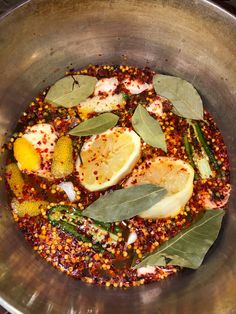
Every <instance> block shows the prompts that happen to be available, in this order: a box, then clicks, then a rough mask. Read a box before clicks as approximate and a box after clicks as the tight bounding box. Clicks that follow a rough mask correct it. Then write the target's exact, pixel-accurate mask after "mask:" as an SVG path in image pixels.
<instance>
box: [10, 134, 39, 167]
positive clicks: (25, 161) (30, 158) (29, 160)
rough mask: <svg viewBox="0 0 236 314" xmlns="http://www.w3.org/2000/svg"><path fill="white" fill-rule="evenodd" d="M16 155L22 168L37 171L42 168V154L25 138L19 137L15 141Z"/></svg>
mask: <svg viewBox="0 0 236 314" xmlns="http://www.w3.org/2000/svg"><path fill="white" fill-rule="evenodd" d="M14 156H15V158H16V160H17V161H18V166H19V168H20V169H21V170H28V171H37V170H39V169H40V162H41V158H40V155H39V153H38V152H37V151H36V149H35V148H34V147H33V145H32V144H31V143H30V142H29V141H27V140H26V139H25V138H22V137H21V138H17V139H16V141H15V142H14Z"/></svg>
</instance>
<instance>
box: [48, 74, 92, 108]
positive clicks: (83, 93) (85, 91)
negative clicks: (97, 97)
mask: <svg viewBox="0 0 236 314" xmlns="http://www.w3.org/2000/svg"><path fill="white" fill-rule="evenodd" d="M96 83H97V79H96V77H92V76H88V75H69V76H65V77H63V78H62V79H60V80H59V81H57V82H56V83H55V84H54V85H52V86H51V88H50V89H49V91H48V93H47V95H46V97H45V102H48V103H50V104H52V105H54V106H58V107H65V108H71V107H74V106H77V105H78V104H79V103H80V102H82V101H84V100H86V99H87V98H88V97H89V96H90V95H92V93H93V92H94V89H95V85H96Z"/></svg>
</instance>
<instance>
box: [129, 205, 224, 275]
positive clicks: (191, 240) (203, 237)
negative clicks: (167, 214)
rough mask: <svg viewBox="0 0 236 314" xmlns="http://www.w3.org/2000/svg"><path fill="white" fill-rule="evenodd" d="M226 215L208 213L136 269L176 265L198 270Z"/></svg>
mask: <svg viewBox="0 0 236 314" xmlns="http://www.w3.org/2000/svg"><path fill="white" fill-rule="evenodd" d="M224 214H225V211H224V210H222V209H213V210H208V211H206V212H205V213H204V214H203V215H201V216H200V217H199V218H198V219H197V220H196V221H195V222H194V223H193V224H192V225H191V226H190V227H189V228H187V229H185V230H182V231H181V232H180V233H179V234H178V235H176V236H175V237H173V238H171V239H170V240H167V241H166V242H164V243H163V244H162V245H161V246H160V247H159V248H158V249H157V250H156V251H154V252H152V253H151V254H147V255H146V256H145V257H144V258H143V260H142V261H141V262H140V263H139V264H137V265H135V266H134V268H136V269H137V268H140V267H146V266H167V265H175V266H181V267H187V268H192V269H197V268H198V267H200V265H201V264H202V261H203V259H204V256H205V255H206V253H207V251H208V250H209V248H210V247H211V246H212V244H213V243H214V241H215V240H216V238H217V236H218V234H219V231H220V228H221V222H222V219H223V216H224ZM163 260H165V264H164V265H163Z"/></svg>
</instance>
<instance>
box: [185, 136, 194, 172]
mask: <svg viewBox="0 0 236 314" xmlns="http://www.w3.org/2000/svg"><path fill="white" fill-rule="evenodd" d="M184 148H185V150H186V154H187V156H188V159H189V162H190V165H191V166H192V167H193V168H195V164H194V161H193V149H192V146H191V144H190V143H189V141H188V136H187V135H186V134H185V135H184Z"/></svg>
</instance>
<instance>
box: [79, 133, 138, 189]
mask: <svg viewBox="0 0 236 314" xmlns="http://www.w3.org/2000/svg"><path fill="white" fill-rule="evenodd" d="M140 152H141V141H140V138H139V136H138V135H137V134H136V133H135V132H134V131H132V130H130V129H129V128H123V127H115V128H113V129H110V130H108V131H106V132H104V133H101V134H99V135H94V136H92V137H91V138H90V139H89V140H88V141H87V142H85V144H84V145H83V147H82V149H81V153H80V156H81V159H82V163H81V161H80V158H79V157H78V158H77V161H76V170H77V171H78V173H79V178H80V182H81V184H82V185H83V186H84V187H85V188H86V189H88V190H89V191H98V190H102V189H105V188H107V187H109V186H112V185H115V184H117V183H118V182H119V181H120V180H121V179H122V178H124V177H125V176H126V175H127V174H128V173H130V172H131V171H132V169H133V167H134V166H135V164H136V162H137V161H138V159H139V157H140Z"/></svg>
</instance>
